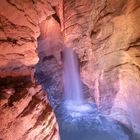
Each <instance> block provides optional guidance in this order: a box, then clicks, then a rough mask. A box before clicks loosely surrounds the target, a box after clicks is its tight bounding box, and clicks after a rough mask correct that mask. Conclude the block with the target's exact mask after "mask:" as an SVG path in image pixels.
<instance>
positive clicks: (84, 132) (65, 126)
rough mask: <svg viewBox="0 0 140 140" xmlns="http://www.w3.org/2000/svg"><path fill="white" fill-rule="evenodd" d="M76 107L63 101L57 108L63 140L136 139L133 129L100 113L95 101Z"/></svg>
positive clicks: (56, 112)
mask: <svg viewBox="0 0 140 140" xmlns="http://www.w3.org/2000/svg"><path fill="white" fill-rule="evenodd" d="M75 108H76V106H72V105H71V106H70V108H67V103H62V104H61V105H60V106H59V107H58V108H57V109H56V110H55V114H56V117H57V121H58V124H59V131H60V137H61V140H66V139H67V140H77V139H80V140H97V139H98V140H105V139H107V140H136V139H135V138H134V137H133V132H132V130H129V129H128V128H125V127H124V126H123V125H121V124H119V123H118V122H117V121H114V120H111V119H110V118H107V117H105V116H103V115H102V114H100V112H99V111H98V110H97V108H96V106H95V105H94V104H93V103H87V104H84V105H82V106H80V105H79V106H77V109H75Z"/></svg>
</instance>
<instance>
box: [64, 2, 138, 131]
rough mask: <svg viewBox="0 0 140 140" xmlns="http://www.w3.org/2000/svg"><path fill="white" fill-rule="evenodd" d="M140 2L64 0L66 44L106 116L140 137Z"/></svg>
mask: <svg viewBox="0 0 140 140" xmlns="http://www.w3.org/2000/svg"><path fill="white" fill-rule="evenodd" d="M139 16H140V2H139V0H127V1H126V0H122V1H118V0H115V1H112V0H100V1H99V0H94V1H93V0H91V1H90V0H88V1H85V0H80V1H79V0H76V1H75V0H64V17H65V18H64V27H65V28H64V35H65V43H66V44H67V45H68V46H69V47H72V48H74V49H75V50H76V51H77V53H78V54H79V57H80V60H81V76H82V79H83V81H84V83H86V84H87V85H88V87H90V88H91V89H93V92H92V94H93V95H94V99H95V101H96V103H97V105H98V107H99V108H100V109H101V111H102V112H103V113H104V114H106V115H110V116H111V117H112V118H114V119H116V120H118V121H120V122H122V123H123V124H125V125H126V126H128V127H130V128H133V129H134V130H135V132H140V127H139V125H140V118H139V116H140V114H139V112H140V108H139V107H138V106H139V102H140V26H139V24H140V18H139Z"/></svg>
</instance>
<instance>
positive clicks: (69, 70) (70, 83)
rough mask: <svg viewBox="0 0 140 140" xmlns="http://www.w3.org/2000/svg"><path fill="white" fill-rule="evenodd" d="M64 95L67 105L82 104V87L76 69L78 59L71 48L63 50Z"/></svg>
mask: <svg viewBox="0 0 140 140" xmlns="http://www.w3.org/2000/svg"><path fill="white" fill-rule="evenodd" d="M63 57H64V73H63V78H64V94H65V101H66V102H68V103H69V104H71V103H72V104H75V105H76V104H77V105H78V104H79V105H80V104H83V102H84V100H83V94H82V90H81V89H82V87H81V81H80V75H79V69H78V59H77V56H76V54H75V53H74V52H73V51H72V49H71V48H64V53H63Z"/></svg>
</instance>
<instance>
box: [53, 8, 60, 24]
mask: <svg viewBox="0 0 140 140" xmlns="http://www.w3.org/2000/svg"><path fill="white" fill-rule="evenodd" d="M52 8H53V10H54V11H55V14H53V15H52V17H53V18H54V19H55V20H56V21H57V22H58V23H59V24H60V25H61V21H60V18H59V16H58V15H57V11H56V7H52Z"/></svg>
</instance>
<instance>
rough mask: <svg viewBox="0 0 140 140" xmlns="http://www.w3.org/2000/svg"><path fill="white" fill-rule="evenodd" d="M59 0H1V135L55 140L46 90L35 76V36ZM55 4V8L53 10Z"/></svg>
mask: <svg viewBox="0 0 140 140" xmlns="http://www.w3.org/2000/svg"><path fill="white" fill-rule="evenodd" d="M58 2H59V1H57V2H55V1H49V0H48V1H46V0H37V1H36V0H35V1H34V0H1V1H0V5H1V6H0V120H1V121H0V139H2V140H22V139H23V140H58V139H59V135H58V129H57V123H56V119H55V116H54V113H53V111H52V108H51V107H50V105H49V102H48V100H47V97H46V94H45V93H44V92H43V91H42V87H41V86H37V85H36V84H35V80H34V72H35V65H36V64H37V63H38V61H39V58H38V53H37V52H36V50H37V46H38V43H37V38H38V37H39V36H40V33H41V32H42V28H41V26H42V24H43V23H44V21H46V20H47V18H48V17H49V16H51V15H53V14H55V13H56V12H57V13H58V14H59V15H60V16H61V15H62V13H61V12H60V8H59V7H60V6H59V3H58ZM55 7H57V10H55Z"/></svg>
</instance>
